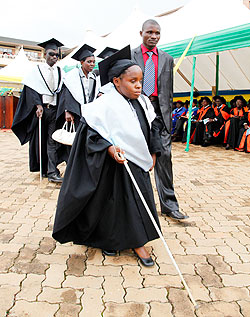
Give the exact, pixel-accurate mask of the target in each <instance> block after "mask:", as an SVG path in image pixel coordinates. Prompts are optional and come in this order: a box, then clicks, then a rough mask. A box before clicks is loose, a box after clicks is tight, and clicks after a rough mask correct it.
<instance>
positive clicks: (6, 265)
mask: <svg viewBox="0 0 250 317" xmlns="http://www.w3.org/2000/svg"><path fill="white" fill-rule="evenodd" d="M17 256H18V253H17V252H9V251H6V252H3V253H2V254H1V255H0V273H6V272H7V271H8V270H9V269H10V267H11V266H12V265H13V264H14V261H15V258H16V257H17Z"/></svg>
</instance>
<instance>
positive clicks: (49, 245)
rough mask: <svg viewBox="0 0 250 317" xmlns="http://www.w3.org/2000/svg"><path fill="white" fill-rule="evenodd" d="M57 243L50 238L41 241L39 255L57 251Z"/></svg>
mask: <svg viewBox="0 0 250 317" xmlns="http://www.w3.org/2000/svg"><path fill="white" fill-rule="evenodd" d="M55 246H56V242H55V240H54V239H52V238H49V237H44V238H43V239H42V240H41V244H40V247H39V249H38V253H44V254H50V253H52V252H53V250H54V249H55Z"/></svg>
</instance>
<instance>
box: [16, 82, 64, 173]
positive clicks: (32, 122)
mask: <svg viewBox="0 0 250 317" xmlns="http://www.w3.org/2000/svg"><path fill="white" fill-rule="evenodd" d="M42 104H43V102H42V95H41V94H39V93H38V92H36V91H35V90H34V89H32V88H30V87H28V86H24V88H23V91H22V94H21V96H20V99H19V102H18V105H17V110H16V113H15V116H14V120H13V123H12V127H11V129H12V131H13V132H14V133H15V135H16V136H17V137H18V139H19V141H20V143H21V145H24V144H25V143H27V142H29V166H30V171H31V172H38V171H40V163H39V162H40V159H39V131H38V123H39V119H38V117H37V116H36V110H37V107H36V105H42ZM41 125H42V173H43V174H46V173H47V165H48V157H47V131H46V128H45V126H44V122H43V120H42V121H41ZM64 153H65V150H64V149H63V146H62V145H61V144H60V143H57V158H58V161H57V164H60V163H61V162H63V161H64V160H65V155H64Z"/></svg>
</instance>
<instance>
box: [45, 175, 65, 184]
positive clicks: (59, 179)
mask: <svg viewBox="0 0 250 317" xmlns="http://www.w3.org/2000/svg"><path fill="white" fill-rule="evenodd" d="M48 181H49V182H52V183H62V181H63V178H62V177H61V176H60V175H57V174H53V175H49V176H48Z"/></svg>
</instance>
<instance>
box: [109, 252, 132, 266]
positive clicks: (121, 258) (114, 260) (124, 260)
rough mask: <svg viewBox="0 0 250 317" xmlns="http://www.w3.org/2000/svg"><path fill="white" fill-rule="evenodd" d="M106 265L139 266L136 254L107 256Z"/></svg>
mask: <svg viewBox="0 0 250 317" xmlns="http://www.w3.org/2000/svg"><path fill="white" fill-rule="evenodd" d="M103 264H104V265H118V266H120V265H137V257H136V256H135V255H134V254H130V255H117V256H105V260H104V262H103Z"/></svg>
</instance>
